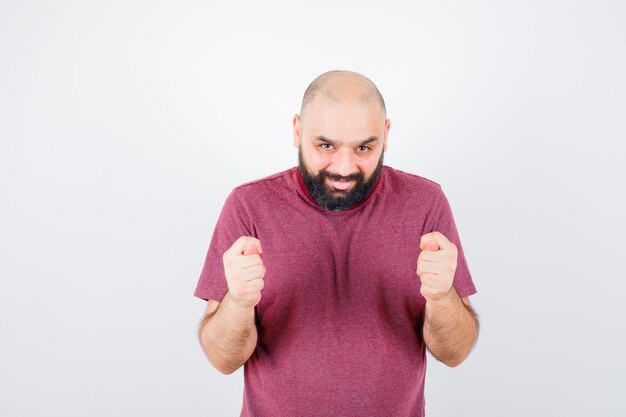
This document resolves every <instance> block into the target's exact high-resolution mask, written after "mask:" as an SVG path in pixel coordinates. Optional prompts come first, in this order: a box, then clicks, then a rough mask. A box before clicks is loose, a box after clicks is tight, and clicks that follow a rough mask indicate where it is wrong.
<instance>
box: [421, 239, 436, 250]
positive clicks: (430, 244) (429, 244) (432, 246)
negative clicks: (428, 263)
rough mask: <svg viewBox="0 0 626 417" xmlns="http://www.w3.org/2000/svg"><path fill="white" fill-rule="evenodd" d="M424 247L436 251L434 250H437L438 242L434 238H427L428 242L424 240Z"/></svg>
mask: <svg viewBox="0 0 626 417" xmlns="http://www.w3.org/2000/svg"><path fill="white" fill-rule="evenodd" d="M424 249H425V250H430V251H436V250H439V244H438V243H437V241H436V240H434V239H433V240H429V241H428V242H426V246H424Z"/></svg>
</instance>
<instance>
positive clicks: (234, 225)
mask: <svg viewBox="0 0 626 417" xmlns="http://www.w3.org/2000/svg"><path fill="white" fill-rule="evenodd" d="M236 191H237V189H234V190H232V191H231V193H230V194H229V195H228V197H227V198H226V201H225V202H224V206H223V207H222V211H221V213H220V215H219V218H218V219H217V223H216V225H215V230H214V231H213V236H212V237H211V243H210V244H209V249H208V251H207V255H206V258H205V260H204V266H203V267H202V271H201V273H200V278H199V279H198V284H197V285H196V290H195V292H194V294H193V295H194V296H196V297H198V298H201V299H203V300H207V301H208V300H211V299H212V300H217V301H221V300H222V298H224V295H226V292H228V285H227V283H226V275H225V274H224V263H223V256H224V252H226V251H227V250H228V248H230V247H231V246H232V245H233V243H235V241H236V240H237V239H239V238H240V237H241V236H251V233H250V230H249V227H248V226H247V225H246V220H245V219H246V218H247V216H246V212H245V209H244V207H243V206H242V204H241V201H240V199H239V198H238V196H237V194H236Z"/></svg>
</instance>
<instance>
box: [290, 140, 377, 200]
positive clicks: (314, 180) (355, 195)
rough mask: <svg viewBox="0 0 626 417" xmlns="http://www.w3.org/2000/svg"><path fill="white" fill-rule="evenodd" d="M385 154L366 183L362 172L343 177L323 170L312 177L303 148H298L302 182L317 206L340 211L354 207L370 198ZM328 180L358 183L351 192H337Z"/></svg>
mask: <svg viewBox="0 0 626 417" xmlns="http://www.w3.org/2000/svg"><path fill="white" fill-rule="evenodd" d="M384 154H385V153H384V152H383V153H382V154H381V155H380V159H379V160H378V164H377V165H376V169H375V170H374V172H373V173H372V176H371V178H370V179H369V180H368V181H365V175H364V174H363V173H362V172H355V173H354V174H350V175H348V176H345V177H343V176H341V175H337V174H332V173H330V172H328V171H326V170H324V169H322V170H320V172H319V173H318V174H317V175H312V174H311V173H310V172H309V170H308V169H307V167H306V166H305V165H304V161H303V160H302V149H301V148H298V166H299V168H300V175H301V176H302V181H303V182H304V185H306V188H307V189H308V190H309V193H310V194H311V196H312V197H313V199H314V200H315V201H316V202H317V204H319V205H320V207H322V208H324V209H326V210H334V211H339V210H346V209H349V208H351V207H354V206H356V205H357V204H359V203H360V202H362V201H364V200H365V199H366V198H367V197H369V195H370V193H371V192H372V190H373V188H374V185H376V181H378V177H380V173H381V171H382V167H383V156H384ZM326 178H330V179H331V180H334V181H339V180H341V179H344V180H346V181H356V184H354V186H352V190H351V191H350V190H345V191H344V190H336V189H335V188H329V186H328V184H326Z"/></svg>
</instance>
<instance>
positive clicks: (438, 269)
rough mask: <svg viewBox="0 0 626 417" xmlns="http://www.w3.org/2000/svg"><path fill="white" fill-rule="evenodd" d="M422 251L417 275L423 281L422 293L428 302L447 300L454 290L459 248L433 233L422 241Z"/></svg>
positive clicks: (424, 236)
mask: <svg viewBox="0 0 626 417" xmlns="http://www.w3.org/2000/svg"><path fill="white" fill-rule="evenodd" d="M420 248H421V249H422V251H421V252H420V254H419V256H418V257H417V275H419V277H420V280H421V281H422V286H421V288H420V292H421V293H422V295H423V296H424V298H426V300H427V301H438V300H441V299H443V298H445V297H446V296H447V295H448V294H449V293H450V290H451V289H452V281H453V280H454V272H455V271H456V259H457V254H458V251H457V248H456V245H455V244H454V243H452V242H450V241H449V240H448V238H446V237H445V236H444V235H442V234H441V233H439V232H431V233H427V234H425V235H423V236H422V239H421V240H420Z"/></svg>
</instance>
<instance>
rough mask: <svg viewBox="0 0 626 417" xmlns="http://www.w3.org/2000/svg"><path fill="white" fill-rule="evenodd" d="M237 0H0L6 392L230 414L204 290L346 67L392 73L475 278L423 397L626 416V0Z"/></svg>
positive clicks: (407, 127) (398, 99) (414, 139)
mask: <svg viewBox="0 0 626 417" xmlns="http://www.w3.org/2000/svg"><path fill="white" fill-rule="evenodd" d="M223 3H226V2H221V3H218V2H209V1H169V2H168V1H83V2H80V1H12V2H9V1H0V141H1V147H0V191H1V193H0V274H1V278H0V415H3V416H36V415H37V416H38V415H47V416H84V415H89V416H111V415H121V416H130V415H151V416H173V415H180V416H238V415H239V411H240V409H241V402H242V393H243V371H242V369H240V370H239V371H237V372H236V373H234V374H232V375H230V376H225V375H222V374H220V373H219V372H217V371H216V370H215V369H213V368H212V367H211V365H210V364H209V363H208V361H207V360H206V359H205V358H204V356H203V353H202V351H201V350H200V346H199V344H198V342H197V339H196V327H197V325H198V322H199V320H200V317H201V315H202V313H203V311H204V307H205V302H204V301H201V300H199V299H196V298H194V297H193V296H192V293H193V290H194V288H195V285H196V282H197V279H198V276H199V274H200V270H201V267H202V264H203V261H204V256H205V254H206V250H207V248H208V244H209V240H210V237H211V233H212V231H213V227H214V225H215V222H216V220H217V216H218V214H219V211H220V209H221V207H222V204H223V202H224V199H225V198H226V196H227V194H228V192H229V191H230V190H231V189H232V188H233V187H234V186H236V185H239V184H241V183H242V182H245V181H249V180H253V179H256V178H259V177H262V176H266V175H270V174H272V173H274V172H277V171H279V170H283V169H287V168H289V167H291V166H294V165H295V164H296V163H297V152H296V149H295V148H293V146H292V131H291V117H292V116H293V114H294V113H297V112H298V111H299V106H300V101H301V98H302V94H303V93H304V90H305V88H306V87H307V85H308V84H309V82H311V81H312V80H313V78H314V77H315V76H317V75H318V74H320V73H322V72H324V71H327V70H330V69H350V70H354V71H358V72H361V73H363V74H364V75H366V76H368V77H369V78H371V79H372V80H373V81H374V82H375V83H376V85H377V86H378V88H379V89H380V91H381V93H382V94H383V96H384V98H385V100H386V103H387V109H388V117H389V118H390V119H391V122H392V126H391V131H390V137H389V148H388V152H387V153H386V155H385V163H386V164H387V165H390V166H393V167H395V168H399V169H402V170H405V171H408V172H412V173H415V174H418V175H421V176H424V177H427V178H429V179H432V180H434V181H436V182H438V183H439V184H441V185H442V187H443V190H444V192H445V193H446V195H447V196H448V198H449V200H450V203H451V206H452V209H453V213H454V216H455V220H456V222H457V227H458V229H459V234H460V237H461V241H462V243H463V246H464V249H465V254H466V256H467V260H468V265H469V267H470V271H471V273H472V275H473V277H474V280H475V283H476V286H477V288H478V293H477V294H476V295H475V296H473V297H472V301H473V303H474V306H475V308H476V310H477V312H478V313H479V314H480V317H481V322H482V329H481V335H480V341H479V343H478V345H477V347H476V349H475V350H474V352H473V353H472V355H471V356H470V357H469V359H468V360H467V361H466V362H465V363H464V364H463V365H461V366H460V367H458V368H454V369H449V368H446V367H445V366H444V365H443V364H441V363H438V362H436V361H434V360H430V361H429V365H428V374H427V381H426V404H427V413H428V415H429V416H455V415H466V416H505V415H506V416H565V415H567V416H581V417H583V416H592V415H593V416H621V415H623V410H622V411H619V410H618V406H620V405H622V406H623V389H624V385H623V378H624V372H625V371H626V369H625V365H624V360H623V358H624V351H626V343H625V340H624V324H623V318H624V317H625V316H626V307H625V306H624V289H626V285H625V284H624V278H625V274H624V268H623V266H624V249H625V245H624V243H623V242H624V232H626V230H625V229H626V228H625V222H624V212H625V209H626V207H625V202H624V191H625V187H624V184H623V181H624V178H626V175H625V174H626V172H624V171H625V170H624V167H623V164H624V161H625V157H626V152H625V148H626V146H625V145H624V141H625V140H626V122H625V120H626V81H625V78H626V77H625V74H626V24H625V22H626V3H624V2H623V1H619V0H615V1H591V0H590V1H556V0H548V1H546V0H542V1H472V2H463V1H417V2H405V3H402V2H394V1H385V2H375V3H374V2H372V3H371V4H364V3H363V2H357V1H351V2H340V1H337V2H334V1H333V2H331V1H316V2H309V3H310V4H306V5H305V4H304V2H301V3H297V4H296V3H295V2H287V1H284V2H279V1H274V2H268V1H265V2H246V3H239V2H230V4H229V5H225V4H223ZM620 164H621V165H622V166H620ZM621 408H623V407H621Z"/></svg>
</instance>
